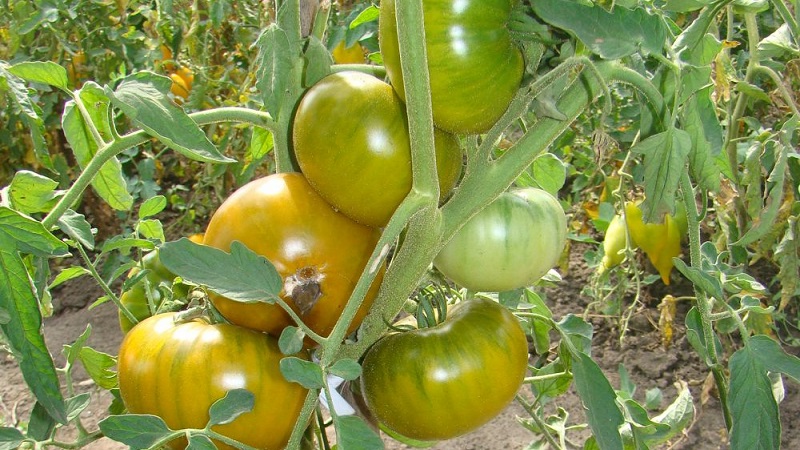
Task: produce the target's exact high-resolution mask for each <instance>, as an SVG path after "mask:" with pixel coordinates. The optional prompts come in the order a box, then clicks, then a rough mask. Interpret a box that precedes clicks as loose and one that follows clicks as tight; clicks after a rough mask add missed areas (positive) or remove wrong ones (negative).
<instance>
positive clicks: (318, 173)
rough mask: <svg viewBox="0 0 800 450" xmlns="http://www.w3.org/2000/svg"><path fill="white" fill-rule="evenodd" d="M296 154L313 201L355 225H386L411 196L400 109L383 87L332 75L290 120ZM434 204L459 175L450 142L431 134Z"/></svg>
mask: <svg viewBox="0 0 800 450" xmlns="http://www.w3.org/2000/svg"><path fill="white" fill-rule="evenodd" d="M293 133H294V134H293V138H294V140H293V145H294V154H295V156H296V157H297V162H298V164H299V165H300V169H301V170H302V171H303V174H304V175H305V176H306V177H307V178H308V181H309V183H311V185H312V186H314V188H315V189H316V190H317V192H319V194H320V195H321V196H322V197H323V198H325V200H327V201H328V202H330V203H331V204H332V205H333V206H334V207H335V208H336V209H338V210H339V211H341V212H343V213H344V214H346V215H347V216H349V217H351V218H353V219H354V220H356V221H358V222H361V223H364V224H367V225H370V226H373V227H382V226H384V225H386V223H387V222H388V221H389V218H390V217H391V216H392V213H394V211H395V209H397V206H398V205H400V202H401V201H402V200H403V199H404V198H405V196H406V195H407V194H408V191H409V190H410V189H411V147H410V143H409V136H408V124H407V120H406V112H405V108H404V107H403V103H402V102H401V101H400V99H399V98H398V97H397V96H396V95H395V93H394V92H393V91H392V88H391V87H390V86H389V85H388V84H386V83H384V82H383V81H381V80H379V79H377V78H375V77H373V76H371V75H367V74H364V73H360V72H339V73H334V74H331V75H329V76H327V77H325V78H324V79H322V80H321V81H320V82H318V83H317V84H315V85H314V86H313V87H312V88H311V89H309V90H308V92H306V94H305V95H304V96H303V99H302V101H301V102H300V105H299V106H298V107H297V113H296V114H295V117H294V131H293ZM435 140H436V163H437V170H438V174H439V189H440V192H441V194H440V197H441V198H446V197H447V195H448V193H449V192H450V190H451V189H453V186H455V183H456V181H458V177H459V175H461V150H460V148H459V146H458V142H457V141H456V139H455V137H453V136H452V135H450V134H448V133H444V132H442V131H436V133H435Z"/></svg>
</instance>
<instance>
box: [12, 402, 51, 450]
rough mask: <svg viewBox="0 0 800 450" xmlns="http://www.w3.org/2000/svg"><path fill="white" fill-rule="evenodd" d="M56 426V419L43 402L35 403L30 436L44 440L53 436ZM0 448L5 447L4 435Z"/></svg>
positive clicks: (29, 430) (29, 427)
mask: <svg viewBox="0 0 800 450" xmlns="http://www.w3.org/2000/svg"><path fill="white" fill-rule="evenodd" d="M55 428H56V421H55V420H53V418H52V417H50V414H48V413H47V410H46V409H44V407H43V406H42V404H41V403H39V402H36V403H35V404H34V405H33V410H32V411H31V417H30V420H29V421H28V432H27V435H28V437H29V438H31V439H35V440H37V441H44V440H47V439H49V438H50V436H52V434H53V430H55ZM0 448H3V444H2V437H0Z"/></svg>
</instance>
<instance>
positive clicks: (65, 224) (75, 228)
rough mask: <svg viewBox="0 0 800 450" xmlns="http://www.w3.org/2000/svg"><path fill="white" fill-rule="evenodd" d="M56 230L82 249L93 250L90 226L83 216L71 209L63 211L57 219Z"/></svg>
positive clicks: (92, 236)
mask: <svg viewBox="0 0 800 450" xmlns="http://www.w3.org/2000/svg"><path fill="white" fill-rule="evenodd" d="M58 228H59V229H60V230H61V231H63V232H64V233H65V234H66V235H67V236H69V237H70V238H72V239H74V240H75V241H77V242H80V243H81V245H83V246H84V247H86V248H88V249H89V250H94V233H93V230H92V225H91V224H90V223H89V222H88V221H87V220H86V217H85V216H84V215H83V214H79V213H76V212H75V211H73V210H71V209H68V210H66V211H64V214H62V215H61V217H59V218H58Z"/></svg>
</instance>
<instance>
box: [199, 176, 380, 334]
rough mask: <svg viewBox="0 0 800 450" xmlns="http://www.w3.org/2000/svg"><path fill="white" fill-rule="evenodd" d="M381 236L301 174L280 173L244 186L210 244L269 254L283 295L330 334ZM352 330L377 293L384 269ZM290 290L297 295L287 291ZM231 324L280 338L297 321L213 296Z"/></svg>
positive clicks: (215, 219)
mask: <svg viewBox="0 0 800 450" xmlns="http://www.w3.org/2000/svg"><path fill="white" fill-rule="evenodd" d="M379 237H380V232H379V231H378V230H376V229H374V228H370V227H367V226H364V225H361V224H358V223H356V222H354V221H352V220H351V219H349V218H347V217H346V216H345V215H343V214H341V213H338V212H336V211H335V210H334V209H333V208H332V207H331V206H330V205H329V204H328V203H326V202H325V200H323V199H322V197H320V196H319V195H317V193H316V192H315V191H314V189H313V188H312V187H311V186H310V185H309V184H308V182H307V181H306V179H305V178H304V177H303V175H301V174H299V173H279V174H274V175H270V176H267V177H264V178H260V179H257V180H254V181H251V182H250V183H248V184H246V185H244V186H242V187H241V188H239V189H238V190H236V191H235V192H234V193H233V194H232V195H231V196H230V197H228V198H227V199H226V200H225V201H224V202H223V203H222V205H220V207H219V209H218V210H217V211H216V212H215V213H214V215H213V216H212V217H211V221H210V223H209V224H208V228H207V230H206V233H205V240H204V241H203V243H204V244H205V245H210V246H212V247H215V248H219V249H221V250H224V251H229V250H230V245H231V243H232V242H233V241H240V242H241V243H243V244H245V245H246V246H247V247H248V248H249V249H250V250H252V251H254V252H256V253H258V254H259V255H262V256H264V257H266V258H267V259H268V260H269V261H270V262H271V263H272V264H273V265H274V266H275V269H277V271H278V273H280V275H281V277H283V279H284V290H283V291H282V292H281V297H282V298H283V300H284V301H286V303H287V304H288V305H289V306H290V307H292V309H293V310H294V311H295V312H297V314H298V315H299V316H300V317H301V318H302V319H303V321H304V322H305V323H306V324H307V325H308V326H309V327H311V329H312V330H314V331H315V332H316V333H318V334H321V335H323V336H327V335H328V334H330V332H331V330H332V329H333V326H334V325H335V324H336V322H337V320H338V319H339V315H340V314H341V312H342V311H343V310H344V307H345V304H346V303H347V300H348V299H349V298H350V294H351V293H352V292H353V288H354V287H355V285H356V282H357V281H358V278H359V277H360V276H361V272H362V271H363V270H364V268H365V266H366V264H367V261H368V260H369V257H370V255H371V254H372V251H373V250H374V248H375V245H376V244H377V242H378V238H379ZM373 270H377V271H378V275H377V276H376V278H375V281H374V282H373V284H372V287H371V288H370V290H369V291H368V293H367V296H366V298H365V299H364V302H363V303H362V306H361V308H360V309H359V311H358V314H357V315H356V317H355V319H354V320H353V323H352V324H351V326H350V331H353V330H355V328H356V327H357V326H358V325H359V324H360V322H361V320H362V319H363V317H364V316H365V315H366V313H367V310H368V309H369V306H370V305H371V303H372V300H373V299H374V297H375V295H376V294H377V292H378V287H379V286H380V282H381V280H382V279H383V270H384V269H383V265H381V266H379V267H374V268H373ZM287 289H288V290H290V291H287ZM211 300H212V302H213V303H214V306H216V307H217V309H218V310H219V311H220V313H222V315H223V316H225V318H226V319H228V320H229V321H230V322H231V323H234V324H237V325H240V326H244V327H247V328H251V329H254V330H259V331H266V332H268V333H270V334H272V335H274V336H279V335H280V333H281V331H282V330H283V329H284V328H285V327H286V326H287V325H291V324H293V322H292V320H291V318H290V316H289V315H288V314H287V313H286V312H285V311H284V310H283V309H282V308H281V307H280V306H278V305H270V304H267V303H248V304H245V303H241V302H236V301H233V300H230V299H227V298H225V297H222V296H218V295H212V296H211Z"/></svg>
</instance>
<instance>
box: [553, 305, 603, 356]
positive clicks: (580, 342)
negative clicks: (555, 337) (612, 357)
mask: <svg viewBox="0 0 800 450" xmlns="http://www.w3.org/2000/svg"><path fill="white" fill-rule="evenodd" d="M556 325H557V326H558V331H559V332H560V333H561V334H562V335H563V336H564V337H566V338H568V339H569V340H570V341H571V342H572V344H573V345H575V346H576V347H577V348H578V351H580V352H583V353H588V352H589V350H590V349H591V348H592V332H593V331H594V328H592V325H591V324H589V323H586V321H584V320H583V319H581V318H580V317H578V316H576V315H574V314H567V315H566V316H564V318H563V319H561V321H560V322H558V323H557V324H556Z"/></svg>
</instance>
